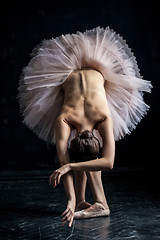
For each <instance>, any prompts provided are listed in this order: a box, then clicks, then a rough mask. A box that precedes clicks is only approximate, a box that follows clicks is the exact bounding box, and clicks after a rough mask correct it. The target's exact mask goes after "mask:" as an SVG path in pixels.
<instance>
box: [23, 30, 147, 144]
mask: <svg viewBox="0 0 160 240" xmlns="http://www.w3.org/2000/svg"><path fill="white" fill-rule="evenodd" d="M32 56H33V58H32V59H31V61H30V62H29V64H28V66H27V67H25V68H24V69H23V74H22V77H21V79H20V86H19V102H20V108H21V111H22V113H23V117H24V123H25V124H26V125H27V126H28V127H29V128H30V129H32V130H33V131H34V132H35V133H36V134H37V135H38V136H39V137H40V138H42V139H44V140H46V141H49V142H51V143H53V144H54V143H55V121H56V118H57V116H58V114H59V112H60V110H61V107H62V104H63V97H64V96H63V93H62V91H61V87H60V85H61V84H62V83H63V82H64V81H65V80H66V78H67V77H68V76H69V74H70V73H72V71H74V70H76V69H82V68H88V67H90V68H94V69H97V70H98V71H100V72H101V73H102V75H103V77H104V79H105V80H106V81H107V84H106V89H105V90H106V98H107V102H108V105H109V108H110V112H111V116H112V119H113V130H114V137H115V140H119V139H120V138H122V137H124V136H125V134H129V133H130V132H131V131H132V130H133V129H134V128H135V127H136V125H137V123H138V122H140V120H141V118H142V117H143V116H144V114H146V111H147V110H148V109H149V106H148V105H147V104H146V103H145V102H144V100H143V91H145V92H150V89H151V87H152V85H151V84H150V82H149V81H146V80H142V77H141V76H140V74H139V69H138V66H137V62H136V59H135V57H134V56H133V53H132V52H131V49H130V48H129V47H128V45H127V44H126V42H125V41H124V40H123V39H122V37H120V36H119V34H116V33H115V32H114V31H113V30H111V29H110V28H109V27H107V28H106V29H104V28H100V27H97V28H95V29H92V30H89V31H85V32H84V33H81V32H77V33H76V34H71V35H70V34H67V35H62V36H60V37H57V38H55V39H53V38H52V39H50V40H44V41H43V42H42V44H41V45H39V47H38V48H36V49H35V50H34V51H33V54H32Z"/></svg>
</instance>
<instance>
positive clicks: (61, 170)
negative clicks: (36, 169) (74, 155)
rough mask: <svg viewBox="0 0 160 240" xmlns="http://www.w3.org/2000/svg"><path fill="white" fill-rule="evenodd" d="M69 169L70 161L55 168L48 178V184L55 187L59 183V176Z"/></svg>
mask: <svg viewBox="0 0 160 240" xmlns="http://www.w3.org/2000/svg"><path fill="white" fill-rule="evenodd" d="M70 170H71V166H70V163H67V164H65V165H63V166H62V167H60V168H58V169H57V170H55V171H54V172H53V173H52V175H51V176H50V179H49V184H50V185H51V184H52V185H53V187H56V186H57V184H59V183H60V178H61V177H62V176H63V175H64V174H66V173H67V172H69V171H70Z"/></svg>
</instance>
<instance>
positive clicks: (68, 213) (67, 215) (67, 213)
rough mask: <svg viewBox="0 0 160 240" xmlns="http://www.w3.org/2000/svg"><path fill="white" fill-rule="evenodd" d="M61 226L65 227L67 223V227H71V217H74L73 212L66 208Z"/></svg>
mask: <svg viewBox="0 0 160 240" xmlns="http://www.w3.org/2000/svg"><path fill="white" fill-rule="evenodd" d="M61 216H62V217H63V216H64V217H63V218H62V220H61V221H62V225H65V224H66V223H67V222H69V227H71V225H72V222H73V217H74V212H73V211H72V210H71V209H70V208H67V209H66V210H65V211H64V212H63V213H62V214H61Z"/></svg>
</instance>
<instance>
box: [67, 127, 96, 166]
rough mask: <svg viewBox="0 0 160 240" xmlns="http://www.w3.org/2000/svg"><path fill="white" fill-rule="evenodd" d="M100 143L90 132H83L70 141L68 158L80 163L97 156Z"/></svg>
mask: <svg viewBox="0 0 160 240" xmlns="http://www.w3.org/2000/svg"><path fill="white" fill-rule="evenodd" d="M99 152H100V143H99V140H98V139H97V138H96V137H95V136H94V135H93V133H92V132H89V131H88V130H87V131H83V132H81V133H79V134H78V136H77V137H76V138H74V139H73V140H72V141H71V146H70V157H71V160H72V161H75V162H82V161H88V160H93V159H96V158H97V157H98V156H99Z"/></svg>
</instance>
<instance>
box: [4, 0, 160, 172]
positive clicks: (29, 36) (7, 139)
mask: <svg viewBox="0 0 160 240" xmlns="http://www.w3.org/2000/svg"><path fill="white" fill-rule="evenodd" d="M0 20H1V21H0V24H1V28H0V31H1V38H0V41H1V42H0V62H1V65H0V71H1V72H0V78H1V80H0V84H1V98H0V106H1V110H0V113H1V124H0V146H1V160H0V168H1V169H19V170H23V169H45V168H50V167H54V166H55V163H56V150H55V146H51V145H50V144H48V143H45V142H44V141H43V140H40V139H38V137H37V136H35V135H34V134H33V133H32V132H31V131H30V130H28V129H27V127H26V126H24V125H23V124H22V118H21V116H20V113H19V106H18V101H17V88H18V81H19V77H20V74H21V69H22V68H23V67H25V66H26V65H27V64H28V62H29V60H30V56H29V54H30V53H31V51H32V49H33V48H34V46H35V45H37V44H38V43H40V42H41V41H42V40H43V39H50V38H52V37H56V36H59V35H61V34H66V33H75V32H76V31H82V32H83V31H85V30H86V29H91V28H94V27H97V26H101V27H106V26H110V27H111V28H113V29H114V30H115V31H116V32H117V33H120V35H122V36H123V37H124V39H126V41H127V43H128V45H129V46H130V47H131V49H132V51H133V52H134V54H135V56H136V58H137V62H138V66H139V68H140V69H141V75H142V76H143V77H144V79H146V80H150V81H151V82H152V84H153V89H152V93H151V94H145V95H144V98H145V101H146V102H147V104H149V105H150V110H149V112H148V114H147V115H146V116H145V118H144V119H143V120H142V121H141V123H139V124H138V126H137V128H136V130H134V131H133V132H132V134H131V135H129V136H126V137H125V138H124V139H122V140H120V141H119V142H117V143H116V160H115V166H129V167H131V168H133V167H137V166H138V167H143V168H150V169H151V170H155V169H156V168H157V166H158V159H159V155H158V153H159V144H158V142H159V140H158V136H159V117H158V114H159V82H158V81H159V77H160V65H159V63H160V31H159V27H158V22H159V19H158V1H157V2H156V1H128V0H124V1H123V0H121V1H119V0H108V1H107V0H103V1H95V0H90V1H87V0H86V1H79V0H77V1H74V0H71V1H58V0H56V1H54V0H53V1H48V0H39V1H37V0H35V1H34V0H32V1H30V0H28V1H17V0H14V1H5V2H4V3H3V6H1V7H0Z"/></svg>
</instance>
